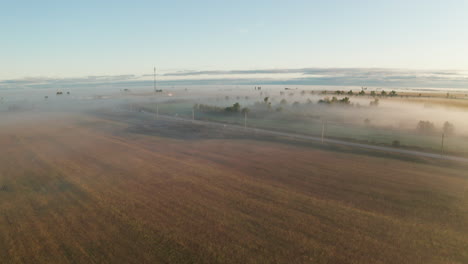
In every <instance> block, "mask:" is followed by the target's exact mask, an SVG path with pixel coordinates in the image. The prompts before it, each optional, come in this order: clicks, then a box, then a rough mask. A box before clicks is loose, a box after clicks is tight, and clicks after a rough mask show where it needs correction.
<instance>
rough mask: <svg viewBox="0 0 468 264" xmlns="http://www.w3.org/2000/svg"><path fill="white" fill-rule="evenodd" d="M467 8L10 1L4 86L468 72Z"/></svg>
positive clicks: (4, 5)
mask: <svg viewBox="0 0 468 264" xmlns="http://www.w3.org/2000/svg"><path fill="white" fill-rule="evenodd" d="M467 28H468V1H464V0H446V1H436V0H425V1H420V0H412V1H411V0H406V1H403V0H392V1H380V0H374V1H361V0H356V1H352V0H329V1H314V0H303V1H299V0H290V1H284V0H283V1H276V0H269V1H256V0H249V1H244V0H237V1H219V0H217V1H215V0H210V1H204V0H199V1H177V0H174V1H158V0H152V1H137V0H136V1H119V0H114V1H97V0H95V1H88V0H81V1H48V0H43V1H21V0H17V1H5V0H0V34H1V37H0V80H11V79H20V78H38V77H41V78H71V77H80V76H99V75H127V74H135V75H143V74H150V73H152V70H153V66H156V67H157V68H158V69H159V70H160V71H161V72H178V71H187V70H189V71H229V70H256V69H302V68H392V69H422V70H424V69H426V70H427V69H434V70H435V69H440V70H467V69H468V48H467V47H468V30H467Z"/></svg>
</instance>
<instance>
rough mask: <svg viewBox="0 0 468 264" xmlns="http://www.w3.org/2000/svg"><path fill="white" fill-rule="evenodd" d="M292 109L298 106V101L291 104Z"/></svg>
mask: <svg viewBox="0 0 468 264" xmlns="http://www.w3.org/2000/svg"><path fill="white" fill-rule="evenodd" d="M292 105H293V106H294V107H298V106H299V105H300V103H299V102H298V101H295V102H294V103H293V104H292Z"/></svg>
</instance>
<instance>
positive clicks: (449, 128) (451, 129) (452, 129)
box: [442, 121, 455, 135]
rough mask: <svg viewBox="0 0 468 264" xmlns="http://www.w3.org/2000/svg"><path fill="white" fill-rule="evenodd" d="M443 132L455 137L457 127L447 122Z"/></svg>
mask: <svg viewBox="0 0 468 264" xmlns="http://www.w3.org/2000/svg"><path fill="white" fill-rule="evenodd" d="M442 130H443V132H444V134H445V135H453V134H454V133H455V127H454V126H453V124H452V123H450V122H448V121H445V123H444V126H443V127H442Z"/></svg>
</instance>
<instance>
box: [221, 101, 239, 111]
mask: <svg viewBox="0 0 468 264" xmlns="http://www.w3.org/2000/svg"><path fill="white" fill-rule="evenodd" d="M224 110H225V111H226V112H232V113H238V112H239V110H240V104H239V103H235V104H233V105H232V106H228V107H226V108H225V109H224Z"/></svg>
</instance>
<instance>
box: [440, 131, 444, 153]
mask: <svg viewBox="0 0 468 264" xmlns="http://www.w3.org/2000/svg"><path fill="white" fill-rule="evenodd" d="M444 138H445V133H442V144H441V150H442V154H444Z"/></svg>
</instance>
